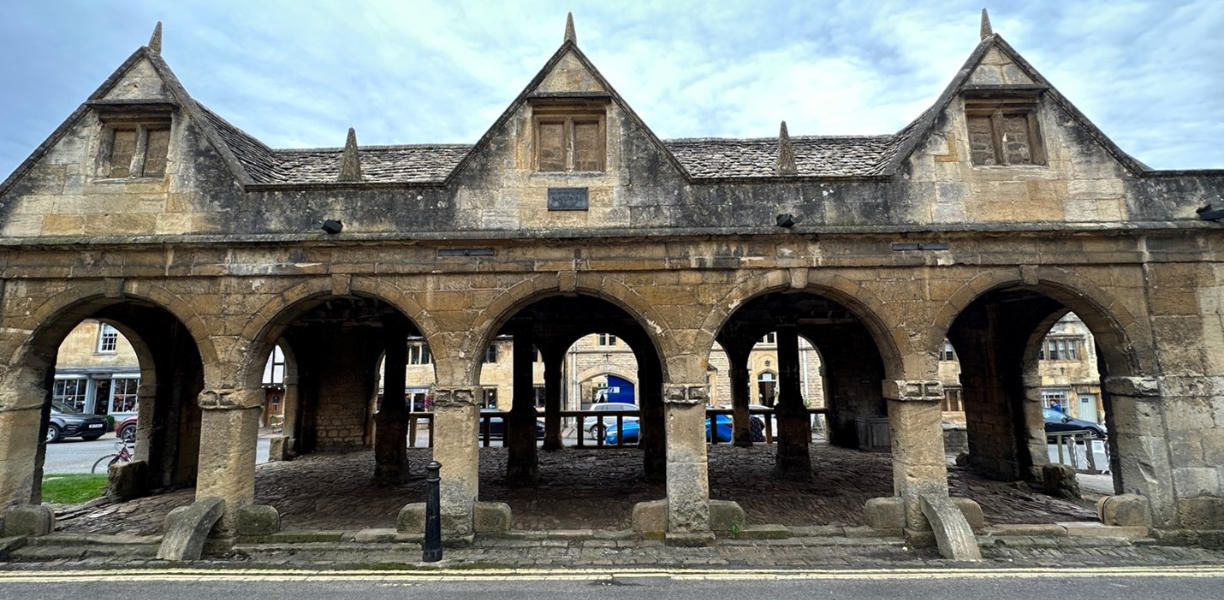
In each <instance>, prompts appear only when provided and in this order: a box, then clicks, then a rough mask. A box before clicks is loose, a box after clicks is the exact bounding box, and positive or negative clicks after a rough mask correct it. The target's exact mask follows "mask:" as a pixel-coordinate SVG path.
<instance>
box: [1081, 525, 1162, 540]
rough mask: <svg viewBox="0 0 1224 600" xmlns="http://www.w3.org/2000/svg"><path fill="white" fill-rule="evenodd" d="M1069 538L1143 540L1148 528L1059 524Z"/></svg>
mask: <svg viewBox="0 0 1224 600" xmlns="http://www.w3.org/2000/svg"><path fill="white" fill-rule="evenodd" d="M1059 525H1061V526H1063V527H1064V528H1065V529H1066V530H1067V535H1068V536H1069V537H1115V538H1124V539H1131V538H1141V537H1147V536H1148V528H1147V527H1123V526H1115V525H1105V524H1102V523H1059Z"/></svg>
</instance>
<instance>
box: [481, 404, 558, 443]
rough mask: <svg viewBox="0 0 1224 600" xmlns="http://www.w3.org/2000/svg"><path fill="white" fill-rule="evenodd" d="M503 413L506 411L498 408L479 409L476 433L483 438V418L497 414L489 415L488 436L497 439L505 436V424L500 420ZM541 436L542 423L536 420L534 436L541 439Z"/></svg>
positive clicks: (542, 432) (542, 434)
mask: <svg viewBox="0 0 1224 600" xmlns="http://www.w3.org/2000/svg"><path fill="white" fill-rule="evenodd" d="M505 414H506V413H504V412H502V411H500V410H482V411H480V423H479V424H477V427H476V435H477V436H478V437H480V438H484V422H485V419H484V418H485V417H486V416H489V415H498V416H495V417H489V437H490V438H491V439H498V440H500V439H502V438H504V437H505V436H506V424H505V423H504V422H503V421H502V417H501V415H505ZM543 437H544V424H543V423H541V422H539V421H536V438H537V439H542V438H543Z"/></svg>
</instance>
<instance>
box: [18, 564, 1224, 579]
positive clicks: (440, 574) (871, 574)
mask: <svg viewBox="0 0 1224 600" xmlns="http://www.w3.org/2000/svg"><path fill="white" fill-rule="evenodd" d="M406 566H408V565H406ZM1136 577H1165V578H1187V579H1201V578H1224V566H1169V567H1094V568H1080V569H1062V568H1060V569H1059V570H1058V572H1056V573H1054V572H1051V571H1050V570H1049V569H1047V568H1014V569H1006V568H1004V569H997V568H982V569H963V568H961V569H940V568H930V569H870V570H868V569H817V570H785V569H745V570H725V569H709V570H704V569H703V570H690V569H685V570H676V571H667V570H657V569H656V570H641V571H637V570H632V569H488V570H481V571H447V570H428V571H398V572H388V571H385V570H384V571H369V570H355V571H302V570H275V569H117V570H96V571H94V570H89V571H36V572H31V571H0V584H3V583H65V582H85V581H108V582H126V581H130V582H140V581H268V582H287V581H356V580H360V581H375V582H386V583H401V582H408V583H410V582H416V581H420V582H438V581H488V580H491V579H517V580H524V581H607V580H608V579H609V578H612V579H616V578H619V579H644V578H653V579H674V580H678V581H695V580H708V581H732V580H738V581H759V580H771V581H785V580H815V579H837V580H884V579H888V580H919V579H928V580H940V579H1068V578H1071V579H1103V578H1136Z"/></svg>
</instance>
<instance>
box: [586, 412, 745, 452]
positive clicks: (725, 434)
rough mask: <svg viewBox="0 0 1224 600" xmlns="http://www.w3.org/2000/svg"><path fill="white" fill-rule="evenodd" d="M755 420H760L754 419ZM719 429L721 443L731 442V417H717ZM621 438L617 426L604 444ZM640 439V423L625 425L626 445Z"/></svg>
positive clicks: (708, 434)
mask: <svg viewBox="0 0 1224 600" xmlns="http://www.w3.org/2000/svg"><path fill="white" fill-rule="evenodd" d="M753 419H754V420H759V419H757V418H756V417H753ZM715 423H717V427H716V428H715V434H716V435H717V436H718V438H717V439H718V442H719V443H727V442H730V441H731V431H732V427H731V416H730V415H717V416H716V418H715ZM705 426H706V441H707V442H708V441H710V418H709V417H706V422H705ZM620 437H621V432H620V430H619V429H617V427H616V426H615V425H613V426H611V427H609V428H608V431H607V434H606V435H605V437H604V443H605V444H607V445H609V446H615V445H616V444H617V443H618V442H619V440H620ZM639 437H640V429H639V426H638V423H636V422H634V423H625V442H624V443H626V444H636V443H637V442H638V439H639Z"/></svg>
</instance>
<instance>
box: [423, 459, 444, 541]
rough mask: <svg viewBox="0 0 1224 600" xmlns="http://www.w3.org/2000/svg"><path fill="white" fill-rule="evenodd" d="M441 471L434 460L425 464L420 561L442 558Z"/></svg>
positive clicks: (440, 465)
mask: <svg viewBox="0 0 1224 600" xmlns="http://www.w3.org/2000/svg"><path fill="white" fill-rule="evenodd" d="M441 471H442V464H441V463H439V462H438V461H436V460H435V461H431V462H430V463H429V464H428V465H426V466H425V473H426V475H425V546H424V549H423V552H422V553H421V562H438V561H440V560H442V500H441V492H440V491H439V490H438V487H439V483H440V482H441V481H442V476H441Z"/></svg>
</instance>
